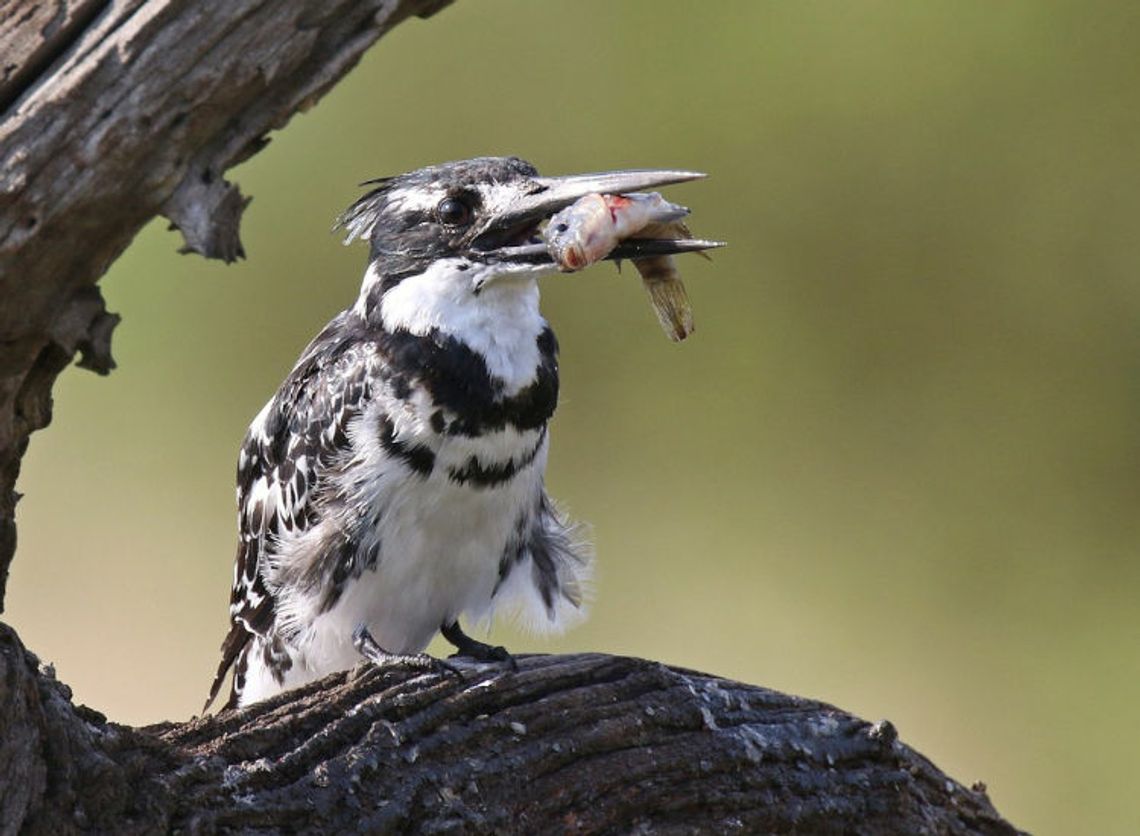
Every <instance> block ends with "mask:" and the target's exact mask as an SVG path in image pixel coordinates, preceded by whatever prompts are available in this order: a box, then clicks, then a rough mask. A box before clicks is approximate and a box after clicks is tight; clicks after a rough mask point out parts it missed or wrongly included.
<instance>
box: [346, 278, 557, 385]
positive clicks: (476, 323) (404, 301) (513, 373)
mask: <svg viewBox="0 0 1140 836" xmlns="http://www.w3.org/2000/svg"><path fill="white" fill-rule="evenodd" d="M480 269H481V267H480V266H479V265H472V264H471V263H470V262H468V261H466V260H464V259H462V258H454V259H446V260H443V261H438V262H436V263H435V264H433V265H432V266H431V267H430V268H429V269H428V270H427V271H426V272H424V273H421V274H420V275H418V276H409V277H408V278H406V279H404V280H403V281H401V282H400V283H399V284H398V285H396V286H395V287H393V288H392V289H391V290H389V291H387V292H386V293H385V294H384V296H383V297H382V298H381V300H380V318H381V322H382V323H383V325H384V328H385V329H386V330H389V331H395V330H404V331H408V332H409V333H412V334H416V335H418V336H424V335H426V334H428V333H430V332H431V331H433V330H436V331H440V332H441V333H444V334H447V335H449V336H452V337H455V338H456V339H458V340H460V341H461V342H463V343H465V344H466V345H467V346H468V347H469V348H471V349H472V350H473V351H476V352H478V353H479V354H480V355H482V357H483V359H484V361H485V362H486V364H487V369H488V371H490V373H491V374H492V375H494V376H495V377H498V378H500V379H501V380H502V381H503V383H504V385H505V387H506V391H505V394H507V395H511V394H514V393H516V392H517V391H518V390H520V389H522V388H523V387H524V386H526V385H527V384H529V383H530V382H532V381H533V380H534V378H535V370H536V369H537V368H538V365H539V363H540V362H541V360H542V357H541V354H540V352H539V349H538V342H537V341H538V336H539V334H541V333H542V331H543V329H544V328H546V320H544V319H543V318H542V314H540V313H539V310H538V282H537V281H536V278H535V275H534V274H533V273H521V272H520V273H517V274H513V275H509V276H494V277H490V280H488V278H489V277H487V276H481V275H480ZM486 269H487V268H485V267H483V268H482V270H483V271H486ZM368 271H369V272H368V274H366V275H365V282H364V284H365V288H367V287H368V285H369V283H370V281H369V280H370V279H371V280H376V279H378V276H375V274H374V272H373V268H372V267H371V266H370V267H369V268H368ZM476 288H478V291H477V290H476ZM366 292H367V291H365V292H363V293H362V294H361V298H364V297H365V295H366Z"/></svg>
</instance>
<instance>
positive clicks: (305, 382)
mask: <svg viewBox="0 0 1140 836" xmlns="http://www.w3.org/2000/svg"><path fill="white" fill-rule="evenodd" d="M698 176H701V175H697V174H694V173H691V172H683V171H615V172H606V173H602V174H587V175H578V176H572V177H557V178H549V177H540V176H539V175H538V172H537V171H536V170H535V168H534V167H533V166H532V165H530V164H529V163H527V162H525V161H523V160H520V159H518V158H514V157H504V158H497V157H484V158H478V159H473V160H464V161H460V162H452V163H446V164H443V165H437V166H432V167H430V168H424V169H421V170H419V171H414V172H411V173H410V174H403V175H400V176H397V177H391V178H385V179H382V180H376V181H370V184H372V185H374V186H375V188H374V189H373V190H372V191H370V192H369V193H368V194H366V195H365V196H364V197H362V198H361V199H360V200H358V201H357V202H356V203H355V204H354V205H353V206H352V207H350V208H349V209H348V211H347V212H346V213H345V214H344V215H343V216H342V217H341V218H340V222H339V223H340V225H341V226H343V227H344V228H345V230H347V241H346V243H347V242H349V241H352V240H353V239H354V238H360V239H363V240H367V241H368V242H369V244H370V245H371V251H370V255H369V262H368V268H367V270H366V272H365V274H364V281H363V284H362V286H361V289H360V295H359V297H358V298H357V300H356V302H355V304H353V305H352V307H350V308H348V309H347V310H345V311H343V312H342V313H340V314H338V315H337V316H336V317H335V318H334V319H333V320H332V321H331V322H330V323H329V324H328V325H326V326H325V328H324V330H322V331H321V332H320V334H318V335H317V337H316V338H315V339H314V340H313V341H312V342H311V343H310V344H309V346H308V348H306V349H305V351H304V352H303V353H302V354H301V358H300V359H299V360H298V361H297V364H296V366H295V367H294V368H293V371H292V372H291V373H290V375H289V376H288V378H287V379H286V380H285V382H284V383H283V384H282V385H281V388H280V389H279V390H278V391H277V393H276V394H275V395H274V396H273V397H272V398H271V399H270V401H269V403H267V404H266V405H265V408H264V409H262V410H261V412H260V413H258V415H257V417H256V418H254V420H253V423H252V424H251V425H250V428H249V431H248V432H247V434H246V436H245V440H244V442H243V443H242V446H241V453H240V456H239V459H238V471H237V497H238V508H239V513H238V518H239V529H240V541H239V544H238V550H237V561H236V566H235V572H234V581H233V590H232V594H231V598H230V631H229V634H228V635H227V636H226V639H225V641H224V642H223V644H222V661H221V664H220V665H219V668H218V673H217V676H216V677H215V679H214V682H213V685H212V687H211V689H210V698H209V700H208V701H207V707H208V706H209V703H210V702H212V701H213V699H214V698H215V697H216V696H217V693H218V690H219V688H220V687H221V684H222V682H223V680H224V678H225V676H226V673H227V672H228V670H229V669H230V668H231V667H232V668H233V671H234V676H233V686H232V691H231V694H230V697H229V701H228V703H227V707H235V706H241V705H248V704H250V703H252V702H255V701H257V700H261V699H265V698H266V697H269V696H271V695H273V694H276V693H278V692H280V691H283V690H285V689H287V688H293V687H296V686H298V685H301V684H303V683H305V682H308V681H310V680H314V679H317V678H319V677H322V676H324V675H326V674H328V673H331V672H333V671H337V670H344V669H347V668H350V667H352V666H353V665H354V664H355V663H356V662H358V661H359V660H360V659H361V653H365V654H366V655H368V656H369V657H370V658H373V659H376V660H379V661H383V660H386V659H390V660H396V661H399V660H403V661H409V662H412V663H417V664H427V663H429V662H433V661H434V660H430V657H426V656H425V655H424V654H423V653H422V651H423V650H424V648H425V647H426V646H427V645H428V643H429V642H430V641H431V639H432V637H433V636H434V635H435V634H436V633H437V632H442V633H443V635H444V637H446V638H447V640H448V641H449V642H451V643H452V644H454V645H455V646H456V647H457V648H458V650H459V652H460V654H462V655H466V656H472V657H475V658H476V659H480V660H485V661H489V660H509V659H510V657H509V655H508V654H507V653H506V651H505V650H504V649H503V648H500V647H491V646H490V645H487V644H484V643H482V642H479V641H476V640H474V639H471V638H470V637H468V636H467V635H466V634H464V632H463V630H462V629H461V628H460V626H459V620H460V618H461V617H463V618H465V619H467V620H468V621H469V623H470V622H476V623H479V622H485V621H486V620H487V619H489V617H490V616H491V614H492V611H503V610H506V611H508V612H513V613H515V614H517V615H519V616H521V617H522V619H523V620H524V621H525V622H526V623H527V624H529V625H530V626H532V627H536V628H538V629H549V630H557V629H562V628H564V627H565V626H567V625H568V624H569V623H571V622H573V621H574V620H575V618H576V617H578V616H579V615H580V614H581V611H582V606H583V593H584V588H585V585H586V583H587V580H588V576H589V571H590V559H589V555H588V552H587V550H586V549H585V547H584V545H583V544H582V543H581V542H579V541H578V540H577V539H576V538H575V536H574V533H573V529H572V528H571V527H570V526H569V525H568V523H567V522H566V520H565V519H563V517H562V516H561V515H560V514H559V512H558V511H557V510H556V509H555V507H554V505H553V503H552V502H551V500H550V498H549V497H548V496H547V494H546V491H545V489H544V487H543V474H544V471H545V468H546V456H547V448H548V445H549V434H548V432H547V423H548V421H549V420H550V417H551V416H552V415H553V413H554V408H555V404H556V402H557V399H558V363H557V351H558V345H557V342H556V341H555V338H554V333H553V332H552V331H551V329H550V326H549V325H548V324H547V323H546V321H545V320H544V319H543V318H542V315H541V314H540V313H539V308H538V284H537V281H536V279H537V277H538V276H540V275H542V274H543V273H549V272H552V271H553V270H554V269H555V267H554V265H553V263H552V260H551V258H550V256H549V255H548V254H547V253H546V250H545V248H544V247H543V246H542V245H541V244H540V243H539V239H538V238H537V236H538V233H539V226H540V224H541V223H542V222H543V221H544V220H545V219H547V218H549V217H550V215H551V214H553V213H554V212H556V211H558V210H560V209H562V208H564V207H566V206H568V205H570V204H571V203H573V202H574V201H575V200H577V199H578V198H580V197H582V196H584V195H586V194H590V193H593V192H604V193H614V194H617V193H623V192H629V191H634V190H637V189H645V188H652V187H655V186H660V185H665V184H668V183H676V182H681V181H684V180H690V179H694V178H695V177H698ZM662 246H663V247H664V249H662V250H661V252H678V251H681V249H682V246H683V244H682V243H681V242H678V243H668V242H664V243H663V244H662ZM628 254H629V253H628V252H625V251H623V247H622V246H619V247H618V248H617V249H616V250H614V252H613V253H611V255H610V257H611V258H615V259H616V258H622V257H625V256H627V255H628ZM437 664H438V663H437Z"/></svg>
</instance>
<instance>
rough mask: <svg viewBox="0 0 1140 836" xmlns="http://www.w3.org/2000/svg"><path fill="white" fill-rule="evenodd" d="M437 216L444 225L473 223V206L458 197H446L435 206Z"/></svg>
mask: <svg viewBox="0 0 1140 836" xmlns="http://www.w3.org/2000/svg"><path fill="white" fill-rule="evenodd" d="M435 214H436V217H438V218H439V222H440V223H441V224H443V225H444V226H466V225H467V224H469V223H471V207H470V206H468V205H467V204H466V203H464V202H463V201H462V200H460V199H459V198H457V197H445V198H444V199H443V200H441V201H440V202H439V206H437V207H435Z"/></svg>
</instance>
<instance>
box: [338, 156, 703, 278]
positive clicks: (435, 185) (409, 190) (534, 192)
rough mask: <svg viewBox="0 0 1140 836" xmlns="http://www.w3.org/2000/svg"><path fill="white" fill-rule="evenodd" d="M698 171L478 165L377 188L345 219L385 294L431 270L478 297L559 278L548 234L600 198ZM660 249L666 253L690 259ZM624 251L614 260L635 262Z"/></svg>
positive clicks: (481, 161)
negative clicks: (557, 219) (493, 287)
mask: <svg viewBox="0 0 1140 836" xmlns="http://www.w3.org/2000/svg"><path fill="white" fill-rule="evenodd" d="M703 176H704V175H702V174H698V173H695V172H689V171H669V170H628V171H610V172H602V173H597V174H580V175H573V176H569V177H541V176H539V174H538V171H537V170H536V169H535V167H534V166H533V165H531V164H530V163H528V162H526V161H525V160H521V159H519V158H517V157H478V158H476V159H472V160H459V161H456V162H450V163H443V164H441V165H435V166H430V167H428V168H422V169H419V170H417V171H413V172H410V173H408V174H401V175H398V176H395V177H387V178H384V179H381V180H374V181H370V184H375V186H376V187H375V188H374V189H373V190H372V191H370V192H369V193H368V194H366V195H365V196H364V197H362V198H361V199H360V200H358V201H357V202H356V203H354V204H353V205H352V206H351V207H350V208H349V209H348V211H346V212H345V213H344V215H342V216H341V218H340V219H339V221H338V225H339V226H342V227H343V228H344V229H345V230H346V232H347V236H346V241H345V242H346V243H348V242H350V241H352V240H354V239H356V238H360V239H362V240H367V241H368V242H369V243H370V245H371V257H370V273H372V274H373V283H374V284H375V285H377V287H375V288H374V290H376V291H380V292H383V290H385V289H386V288H388V287H392V286H395V285H396V284H399V283H400V282H402V281H403V280H404V279H406V278H408V277H410V276H416V275H423V274H425V273H427V272H428V271H430V270H436V271H437V272H438V271H446V272H448V274H453V278H454V283H455V285H456V289H457V290H458V289H460V288H463V289H466V290H467V291H468V292H471V293H474V294H478V293H479V292H480V291H481V290H482V289H483V288H484V287H485V286H486V285H488V284H489V283H492V282H498V281H499V280H501V279H504V278H512V277H513V278H515V279H532V278H534V277H535V276H537V275H539V274H542V273H546V272H551V271H552V270H554V263H553V260H552V259H551V257H550V256H549V255H548V254H547V252H546V249H545V247H544V246H543V245H542V243H541V238H540V237H539V234H540V226H541V224H542V223H543V222H544V221H545V220H546V219H548V218H549V217H550V216H551V215H552V214H554V213H555V212H557V211H559V210H561V209H563V208H565V207H566V206H569V205H570V204H571V203H573V202H574V201H576V200H577V199H578V198H580V197H582V196H584V195H587V194H590V193H592V192H602V193H608V194H621V193H627V192H633V191H639V190H644V189H652V188H656V187H659V186H664V185H667V184H670V183H679V182H683V181H686V180H694V179H697V178H699V177H703ZM685 249H686V247H685V244H684V242H683V241H681V242H675V243H672V244H670V243H666V242H660V244H659V249H658V250H657V251H656V253H658V254H665V253H669V252H682V251H685ZM636 254H637V253H636V252H632V251H631V252H626V251H625V250H623V249H622V248H620V247H619V248H618V249H617V250H615V251H614V253H612V254H611V255H610V256H609V257H610V258H615V259H617V258H626V257H630V256H631V255H636Z"/></svg>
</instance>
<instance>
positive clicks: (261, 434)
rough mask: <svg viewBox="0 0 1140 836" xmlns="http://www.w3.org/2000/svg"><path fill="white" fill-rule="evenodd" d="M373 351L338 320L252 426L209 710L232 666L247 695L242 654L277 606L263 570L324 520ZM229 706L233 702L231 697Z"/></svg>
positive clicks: (269, 624) (244, 451) (270, 622)
mask: <svg viewBox="0 0 1140 836" xmlns="http://www.w3.org/2000/svg"><path fill="white" fill-rule="evenodd" d="M369 346H370V344H368V343H361V342H360V341H358V340H354V339H353V337H352V336H351V335H349V334H346V329H345V328H344V326H343V323H341V321H340V318H337V319H334V320H333V321H332V322H331V323H329V325H328V326H326V328H325V329H324V330H323V331H322V332H321V333H320V334H319V335H318V336H317V337H316V339H314V340H313V342H312V343H310V344H309V347H308V348H307V349H306V350H305V352H304V354H302V356H301V359H300V360H299V361H298V362H297V365H296V366H295V367H294V369H293V371H292V373H291V374H290V375H289V377H288V378H287V379H286V380H285V382H284V384H282V386H281V388H280V389H279V390H278V391H277V394H276V395H274V397H273V399H272V400H271V401H270V402H269V403H268V404H266V406H265V408H264V409H263V410H262V411H261V412H260V413H259V414H258V416H257V417H256V418H255V419H254V420H253V423H252V424H251V425H250V428H249V430H248V432H247V433H246V436H245V439H244V441H243V442H242V446H241V453H240V455H239V457H238V472H237V498H238V529H239V533H240V540H239V543H238V551H237V561H236V565H235V567H234V582H233V588H232V590H231V593H230V632H229V634H228V635H227V636H226V639H225V641H224V642H223V643H222V661H221V664H220V665H219V667H218V672H217V675H216V676H215V678H214V682H213V684H212V686H211V688H210V696H209V699H208V700H207V703H206V705H207V707H208V706H209V704H210V703H211V702H213V700H214V698H215V697H216V696H217V693H218V691H219V689H220V688H221V684H222V681H223V680H224V679H225V675H226V672H227V671H228V670H229V668H230V667H231V666H234V665H235V664H236V665H237V670H235V684H234V687H235V693H236V692H238V691H240V690H241V683H240V679H241V673H242V671H241V668H242V667H243V658H242V653H243V651H245V650H246V648H247V646H248V645H249V642H250V641H251V640H252V639H253V637H254V636H255V635H257V636H266V635H267V634H268V633H270V631H271V630H272V629H273V627H274V624H275V621H276V617H277V612H276V601H275V600H274V597H273V594H272V592H271V591H270V590H269V588H268V587H267V586H266V583H265V577H264V571H265V566H266V564H267V562H268V561H270V560H271V558H272V556H273V555H274V553H275V551H276V548H277V546H278V544H279V542H280V541H281V540H282V539H283V538H286V537H293V536H296V535H298V534H300V533H302V532H304V531H306V530H308V529H309V528H311V527H312V526H314V525H315V524H316V523H317V522H319V520H320V515H321V501H320V498H319V497H320V492H321V487H322V484H323V483H324V482H326V481H327V479H322V474H324V473H326V472H327V471H328V470H329V469H330V468H332V467H335V466H336V464H337V462H338V459H339V458H340V456H341V454H343V453H344V452H345V451H346V450H348V448H349V439H348V432H347V430H348V425H349V423H350V422H351V421H352V419H353V418H354V417H355V416H356V415H358V414H359V413H360V411H361V410H362V409H363V408H364V406H365V403H366V401H367V399H368V397H369V396H370V384H369V371H370V363H369V358H368V357H366V356H365V355H364V353H363V352H364V351H366V350H367V349H368V348H369ZM230 703H231V704H233V703H234V698H233V697H232V696H231V700H230Z"/></svg>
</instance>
